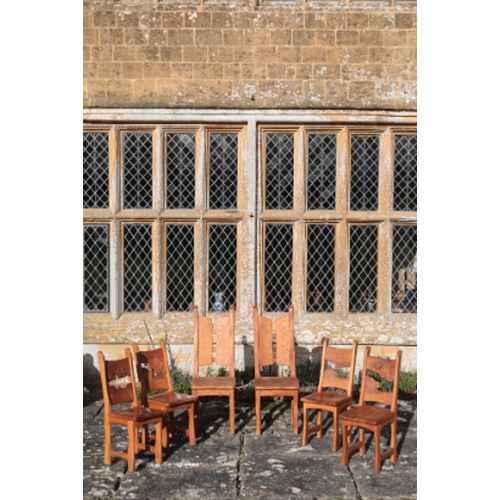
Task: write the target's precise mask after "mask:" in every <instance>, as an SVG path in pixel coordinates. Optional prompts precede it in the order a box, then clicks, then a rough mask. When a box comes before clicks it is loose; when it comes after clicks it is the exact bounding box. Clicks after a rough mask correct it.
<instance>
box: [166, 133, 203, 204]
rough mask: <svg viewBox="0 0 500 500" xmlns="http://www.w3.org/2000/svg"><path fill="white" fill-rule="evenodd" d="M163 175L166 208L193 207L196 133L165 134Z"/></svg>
mask: <svg viewBox="0 0 500 500" xmlns="http://www.w3.org/2000/svg"><path fill="white" fill-rule="evenodd" d="M165 177H166V189H165V193H166V198H167V203H166V205H167V208H168V209H183V208H184V209H188V208H194V206H195V181H196V134H173V133H172V134H167V154H166V176H165Z"/></svg>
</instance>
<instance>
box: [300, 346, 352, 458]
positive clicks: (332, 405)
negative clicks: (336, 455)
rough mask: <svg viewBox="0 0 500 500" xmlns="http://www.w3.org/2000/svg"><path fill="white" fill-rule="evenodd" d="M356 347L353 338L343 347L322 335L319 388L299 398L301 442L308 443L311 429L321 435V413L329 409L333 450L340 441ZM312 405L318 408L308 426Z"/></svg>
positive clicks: (319, 436)
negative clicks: (335, 345) (340, 414)
mask: <svg viewBox="0 0 500 500" xmlns="http://www.w3.org/2000/svg"><path fill="white" fill-rule="evenodd" d="M357 350H358V342H357V341H354V343H353V345H352V347H350V348H348V349H345V348H338V347H333V346H330V345H328V339H327V338H325V339H323V354H322V357H321V369H320V375H319V385H318V390H317V392H313V393H312V394H309V395H307V396H304V397H303V398H301V399H300V401H301V402H302V420H303V433H302V445H303V446H305V445H306V444H307V442H308V440H309V435H310V434H311V433H313V432H316V435H317V436H318V438H321V437H323V425H322V415H323V411H329V412H332V414H333V444H332V449H333V451H337V450H338V448H339V441H340V436H339V432H338V430H339V429H338V428H339V413H340V412H341V411H342V410H345V409H346V408H347V409H348V408H350V407H351V404H352V392H353V385H354V374H355V368H356V353H357ZM330 389H340V390H342V392H334V391H331V390H330ZM311 409H316V410H318V420H317V423H316V425H314V426H312V427H309V418H308V413H309V410H311Z"/></svg>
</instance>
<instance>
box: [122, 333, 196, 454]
mask: <svg viewBox="0 0 500 500" xmlns="http://www.w3.org/2000/svg"><path fill="white" fill-rule="evenodd" d="M159 344H160V347H159V348H157V349H152V350H148V351H146V350H144V351H141V350H140V349H139V346H138V345H137V344H136V343H132V350H133V354H134V361H135V366H136V370H137V375H138V377H139V381H140V384H141V400H142V404H143V406H147V407H148V408H153V409H156V410H163V411H164V412H165V419H164V422H163V436H162V444H163V446H164V447H166V446H167V442H168V438H167V435H166V434H167V432H168V437H169V438H172V437H173V436H174V433H176V432H178V433H181V434H186V435H188V436H189V444H190V445H191V446H194V445H195V444H196V415H197V405H198V397H197V396H192V395H189V394H181V393H177V392H175V391H174V385H173V384H172V379H171V377H170V369H169V366H168V355H167V348H166V345H165V341H164V340H163V339H160V340H159ZM159 391H161V392H159ZM183 408H186V409H187V411H188V428H187V429H182V428H180V427H177V426H176V425H175V418H174V412H175V411H176V410H180V409H183ZM143 436H149V435H148V433H147V428H146V432H145V433H144V434H143Z"/></svg>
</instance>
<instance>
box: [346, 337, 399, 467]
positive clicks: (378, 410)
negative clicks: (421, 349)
mask: <svg viewBox="0 0 500 500" xmlns="http://www.w3.org/2000/svg"><path fill="white" fill-rule="evenodd" d="M401 356H402V353H401V351H400V350H398V351H397V353H396V358H395V359H382V358H378V357H375V356H370V347H367V348H366V350H365V357H364V361H363V370H362V373H361V377H362V378H361V391H360V395H359V406H356V407H354V408H351V409H350V410H347V411H345V412H343V413H341V414H340V421H341V423H342V464H343V465H347V464H348V463H349V455H350V454H351V453H352V452H353V451H354V450H357V449H359V450H360V455H364V454H365V453H366V445H365V439H364V437H365V430H369V431H371V432H373V434H374V437H375V465H374V469H375V473H376V474H378V473H379V472H380V467H381V463H382V460H385V459H386V458H388V457H391V462H392V463H395V462H396V460H397V451H396V431H397V423H398V386H399V372H400V368H401ZM368 403H375V404H368ZM387 425H389V426H390V428H391V438H390V446H389V448H388V449H387V450H386V451H384V453H381V450H380V434H381V431H382V429H383V428H384V427H385V426H387ZM352 427H359V437H358V439H357V441H356V442H355V443H353V444H350V445H349V444H348V443H350V437H351V428H352Z"/></svg>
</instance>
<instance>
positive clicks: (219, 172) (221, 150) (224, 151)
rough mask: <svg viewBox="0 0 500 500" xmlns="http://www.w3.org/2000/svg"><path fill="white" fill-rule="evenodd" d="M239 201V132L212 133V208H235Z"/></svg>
mask: <svg viewBox="0 0 500 500" xmlns="http://www.w3.org/2000/svg"><path fill="white" fill-rule="evenodd" d="M237 202H238V134H211V135H210V208H211V209H215V210H217V209H219V210H224V209H234V208H237Z"/></svg>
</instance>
